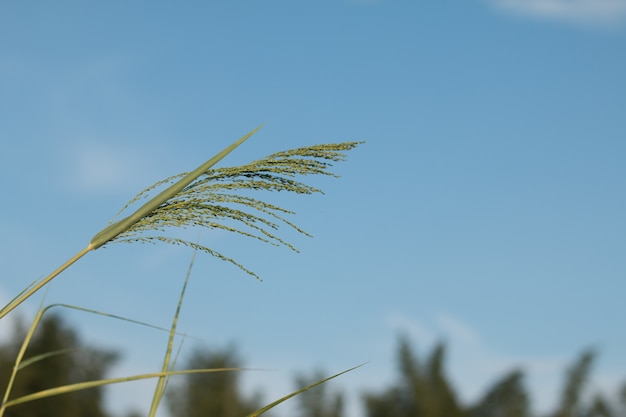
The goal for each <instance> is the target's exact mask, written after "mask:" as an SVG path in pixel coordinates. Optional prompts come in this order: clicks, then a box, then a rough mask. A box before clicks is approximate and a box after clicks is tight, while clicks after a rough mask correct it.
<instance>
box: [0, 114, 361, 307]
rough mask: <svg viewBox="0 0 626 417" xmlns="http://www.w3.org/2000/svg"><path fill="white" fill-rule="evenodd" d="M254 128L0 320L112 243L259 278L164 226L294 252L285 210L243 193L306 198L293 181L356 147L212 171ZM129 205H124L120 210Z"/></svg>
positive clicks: (305, 188) (300, 152)
mask: <svg viewBox="0 0 626 417" xmlns="http://www.w3.org/2000/svg"><path fill="white" fill-rule="evenodd" d="M259 129H260V126H259V127H257V128H256V129H254V130H252V131H251V132H249V133H248V134H246V135H244V136H243V137H242V138H240V139H238V140H237V141H235V142H234V143H233V144H231V145H230V146H228V147H226V148H225V149H223V150H222V151H221V152H219V153H218V154H217V155H215V156H214V157H213V158H211V159H209V160H208V161H206V162H205V163H203V164H202V165H200V166H199V167H198V168H196V169H195V170H193V171H191V172H188V173H182V174H179V175H175V176H173V177H170V178H168V179H166V180H163V181H160V182H158V183H157V184H155V185H153V186H151V187H148V188H147V189H146V190H144V191H142V192H141V193H139V194H138V195H137V196H136V197H135V198H134V199H133V200H131V203H132V202H135V201H138V200H139V199H142V198H145V197H146V196H148V193H149V192H150V191H152V190H154V189H155V188H156V187H158V186H159V185H163V184H171V185H169V186H168V187H167V188H166V189H165V190H163V191H161V192H160V193H158V194H157V195H156V196H154V197H152V198H150V199H148V201H147V202H146V203H145V204H143V205H142V206H141V207H139V208H138V209H137V210H135V211H134V212H133V213H132V214H130V215H129V216H127V217H125V218H123V219H121V220H118V221H116V222H114V223H112V224H109V225H108V226H107V227H105V228H104V229H102V230H101V231H100V232H98V233H96V234H95V235H94V236H93V238H92V239H91V241H90V242H89V244H88V245H87V246H86V247H85V248H83V249H81V250H80V251H79V252H78V253H77V254H76V255H74V256H73V257H71V258H70V259H69V260H67V261H66V262H65V263H63V264H62V265H61V266H60V267H59V268H57V269H56V270H55V271H54V272H52V273H51V274H50V275H48V276H47V277H45V278H43V279H42V280H40V281H38V282H36V283H34V284H33V285H30V286H29V287H27V288H26V289H24V290H23V291H22V292H21V293H20V294H18V296H16V297H15V298H14V299H13V300H11V301H10V302H9V303H8V304H7V305H5V306H4V307H3V308H2V309H1V310H0V318H2V317H4V316H6V315H7V314H9V313H10V312H11V311H12V310H13V309H15V308H16V307H17V306H19V305H20V304H21V303H23V302H24V301H25V300H27V299H28V298H29V297H31V296H32V295H33V294H34V293H35V292H37V291H38V290H40V289H41V288H42V287H44V286H45V285H46V284H48V283H49V282H50V281H52V280H53V279H54V278H55V277H57V276H58V275H59V274H60V273H61V272H63V271H64V270H65V269H67V268H68V267H69V266H70V265H72V264H73V263H74V262H76V261H77V260H78V259H80V258H82V257H83V256H84V255H86V254H87V253H88V252H90V251H93V250H96V249H98V248H100V247H102V246H104V245H106V244H108V243H113V242H150V243H156V242H165V243H170V244H182V245H186V246H189V247H192V248H194V249H196V250H201V251H203V252H205V253H208V254H210V255H212V256H215V257H217V258H219V259H222V260H225V261H228V262H231V263H233V264H234V265H236V266H238V267H239V268H241V269H242V270H244V271H245V272H247V273H248V274H250V275H253V276H255V277H257V278H258V276H257V275H256V274H255V273H254V272H252V271H251V270H249V269H247V268H246V267H244V266H243V265H242V264H241V263H239V262H237V261H235V260H234V259H232V258H229V257H226V256H224V255H222V254H221V253H219V252H217V251H215V250H214V249H211V248H209V247H207V246H204V245H200V244H198V243H193V242H190V241H187V240H184V239H180V238H175V237H171V236H167V235H165V234H164V233H165V232H166V230H167V229H170V228H181V227H182V228H187V227H195V226H201V227H207V228H210V229H221V230H226V231H229V232H234V233H237V234H240V235H242V236H246V237H250V238H255V239H258V240H260V241H262V242H266V243H270V244H273V245H278V246H286V247H288V248H290V249H292V250H296V249H295V247H294V246H292V245H291V244H290V243H288V242H286V241H284V240H282V239H281V238H280V237H279V236H277V234H276V230H277V229H278V227H279V225H280V224H284V225H287V226H289V227H291V228H293V229H295V230H297V231H298V232H300V233H304V234H306V233H305V232H304V231H303V230H301V229H300V228H298V227H297V226H296V225H294V224H293V223H291V222H289V221H288V220H286V219H285V218H284V216H285V215H286V214H291V212H290V211H289V210H286V209H283V208H281V207H278V206H275V205H273V204H270V203H267V202H264V201H262V200H259V199H256V198H252V197H249V196H247V195H244V194H242V192H244V191H249V190H265V191H288V192H293V193H297V194H312V193H315V192H321V190H319V189H317V188H315V187H312V186H309V185H307V184H305V183H302V182H300V181H298V180H297V179H296V177H298V176H303V175H312V174H321V175H331V176H332V175H333V174H332V173H331V172H329V170H328V168H329V167H331V166H332V162H337V161H342V160H344V159H345V152H346V151H348V150H351V149H353V148H354V147H356V146H357V145H358V144H359V143H358V142H344V143H339V144H327V145H315V146H310V147H304V148H298V149H293V150H288V151H283V152H278V153H275V154H273V155H270V156H268V157H266V158H262V159H260V160H257V161H254V162H252V163H249V164H245V165H242V166H236V167H228V168H217V169H213V166H214V165H215V164H216V163H218V162H219V161H220V160H222V159H223V158H224V157H225V156H226V155H228V154H229V153H230V152H232V151H233V150H234V149H235V148H237V147H238V146H239V145H241V144H242V143H243V142H245V141H246V140H247V139H248V138H250V137H251V136H252V135H253V134H254V133H256V132H257V131H258V130H259ZM129 205H130V203H129V204H127V205H126V206H125V207H124V208H127V207H128V206H129ZM233 223H234V224H235V225H233Z"/></svg>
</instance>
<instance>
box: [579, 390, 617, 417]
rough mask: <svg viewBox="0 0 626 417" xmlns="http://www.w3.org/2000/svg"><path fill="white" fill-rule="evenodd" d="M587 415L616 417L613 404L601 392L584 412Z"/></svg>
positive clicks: (591, 416) (588, 416)
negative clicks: (612, 407)
mask: <svg viewBox="0 0 626 417" xmlns="http://www.w3.org/2000/svg"><path fill="white" fill-rule="evenodd" d="M584 416H585V417H614V416H615V414H614V412H613V410H612V409H611V406H610V405H609V403H608V402H607V401H606V399H605V398H604V397H603V396H602V395H601V394H596V396H595V397H594V398H593V401H592V402H591V405H590V406H589V408H588V410H587V411H586V412H585V413H584Z"/></svg>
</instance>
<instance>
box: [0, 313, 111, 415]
mask: <svg viewBox="0 0 626 417" xmlns="http://www.w3.org/2000/svg"><path fill="white" fill-rule="evenodd" d="M25 335H26V331H25V328H24V326H22V325H19V324H18V325H17V326H16V328H15V330H14V331H13V335H12V336H11V339H10V341H9V342H7V343H6V344H4V345H2V346H0V394H1V395H4V392H5V390H6V387H7V383H8V381H9V377H10V373H11V370H12V369H13V366H14V363H15V358H16V356H17V353H18V351H19V348H20V345H21V343H22V341H23V340H24V337H25ZM50 352H58V354H55V355H51V356H48V357H46V358H44V359H42V360H40V361H36V362H34V363H32V364H30V365H28V366H26V367H25V368H22V369H21V370H20V371H19V373H18V374H17V377H16V379H15V383H14V385H13V389H12V392H11V396H10V397H9V399H11V398H17V397H20V396H22V395H26V394H30V393H34V392H37V391H41V390H44V389H48V388H54V387H58V386H63V385H67V384H72V383H77V382H82V381H90V380H98V379H102V378H104V376H105V374H106V372H107V371H108V370H109V369H110V367H111V366H112V365H113V363H114V362H115V360H116V359H117V358H118V355H117V354H116V353H114V352H113V351H106V350H102V349H95V348H91V347H87V346H85V345H84V344H83V343H82V342H81V340H80V339H79V337H78V335H77V333H76V331H75V330H73V329H71V328H69V327H68V326H67V325H66V324H65V323H64V322H63V320H62V319H61V317H60V316H58V315H49V316H47V317H45V318H44V319H43V320H42V322H41V323H40V325H39V327H38V328H37V330H36V332H35V335H34V337H33V339H32V342H31V344H30V346H29V347H28V349H27V351H26V354H25V359H28V358H32V357H35V356H38V355H43V354H46V353H50ZM102 400H103V389H102V388H93V389H88V390H83V391H77V392H72V393H68V394H62V395H57V396H53V397H49V398H44V399H41V400H35V401H31V402H28V403H25V404H20V405H16V406H13V407H10V408H8V409H7V411H6V413H5V415H6V416H8V417H22V416H24V417H58V416H63V417H106V416H108V415H109V414H108V413H107V412H106V411H105V408H104V405H103V401H102Z"/></svg>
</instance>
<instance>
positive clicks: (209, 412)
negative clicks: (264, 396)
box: [167, 348, 264, 417]
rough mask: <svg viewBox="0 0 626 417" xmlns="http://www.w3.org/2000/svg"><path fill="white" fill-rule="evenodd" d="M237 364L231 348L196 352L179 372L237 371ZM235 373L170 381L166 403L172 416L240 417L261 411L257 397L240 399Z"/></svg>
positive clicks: (211, 374) (205, 375) (221, 373)
mask: <svg viewBox="0 0 626 417" xmlns="http://www.w3.org/2000/svg"><path fill="white" fill-rule="evenodd" d="M240 367H241V360H240V359H239V357H238V356H237V353H236V351H235V350H234V349H233V348H226V349H223V350H212V349H196V350H194V351H193V353H192V354H191V356H190V357H189V359H188V360H187V361H186V363H185V364H184V366H183V369H216V368H240ZM240 375H241V373H240V372H238V371H226V372H213V373H200V374H192V375H186V376H184V377H181V379H180V380H171V381H170V384H171V386H169V387H168V391H167V403H168V407H169V409H170V414H171V415H172V416H185V417H200V416H202V417H206V416H219V417H243V416H246V415H248V414H250V413H252V412H253V411H255V410H257V409H259V408H261V407H262V406H263V405H264V404H261V402H260V398H259V396H253V397H251V398H248V397H244V396H243V394H242V393H241V389H240V386H239V376H240Z"/></svg>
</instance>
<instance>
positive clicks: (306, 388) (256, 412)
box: [247, 363, 365, 417]
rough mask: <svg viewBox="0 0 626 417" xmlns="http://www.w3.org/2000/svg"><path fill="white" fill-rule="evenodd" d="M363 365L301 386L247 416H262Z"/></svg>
mask: <svg viewBox="0 0 626 417" xmlns="http://www.w3.org/2000/svg"><path fill="white" fill-rule="evenodd" d="M363 365H365V364H364V363H362V364H361V365H357V366H355V367H353V368H350V369H346V370H345V371H343V372H339V373H338V374H335V375H333V376H329V377H328V378H325V379H322V380H321V381H317V382H315V383H313V384H311V385H307V386H306V387H304V388H301V389H299V390H298V391H294V392H292V393H291V394H289V395H285V396H284V397H282V398H280V399H278V400H276V401H274V402H273V403H271V404H268V405H266V406H265V407H263V408H261V409H259V410H257V411H255V412H253V413H251V414H248V416H247V417H257V416H260V415H261V414H263V413H265V412H267V411H269V410H271V409H272V408H274V407H276V406H277V405H279V404H281V403H283V402H285V401H287V400H288V399H290V398H292V397H295V396H296V395H298V394H300V393H302V392H304V391H307V390H310V389H311V388H314V387H316V386H318V385H320V384H323V383H324V382H327V381H330V380H331V379H333V378H337V377H338V376H340V375H343V374H345V373H348V372H350V371H353V370H355V369H357V368H360V367H361V366H363Z"/></svg>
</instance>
